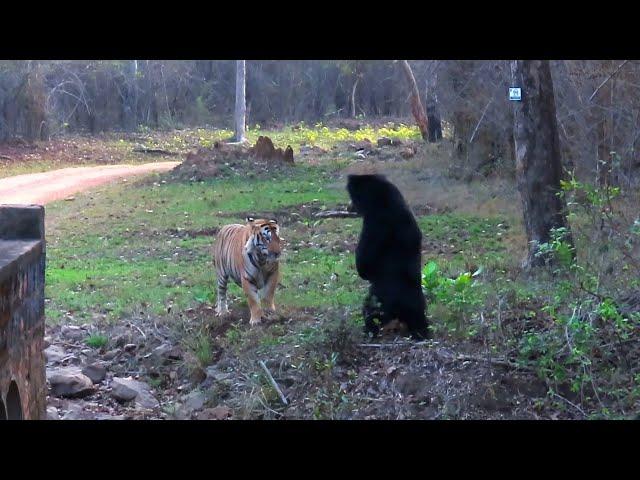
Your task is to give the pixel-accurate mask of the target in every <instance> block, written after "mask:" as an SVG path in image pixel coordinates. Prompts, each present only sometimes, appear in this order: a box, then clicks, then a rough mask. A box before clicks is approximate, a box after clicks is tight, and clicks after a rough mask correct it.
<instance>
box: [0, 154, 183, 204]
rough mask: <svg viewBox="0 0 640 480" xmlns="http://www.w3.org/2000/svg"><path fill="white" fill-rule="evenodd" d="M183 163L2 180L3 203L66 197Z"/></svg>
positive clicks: (77, 170) (68, 171) (66, 170)
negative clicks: (120, 179)
mask: <svg viewBox="0 0 640 480" xmlns="http://www.w3.org/2000/svg"><path fill="white" fill-rule="evenodd" d="M178 163H180V162H158V163H145V164H143V165H108V166H101V167H77V168H63V169H61V170H52V171H50V172H44V173H32V174H28V175H18V176H15V177H9V178H2V179H0V204H3V203H4V204H39V205H44V204H46V203H49V202H53V201H56V200H61V199H63V198H67V197H69V196H70V195H73V194H74V193H77V192H81V191H83V190H87V189H89V188H91V187H95V186H97V185H102V184H103V183H107V182H110V181H113V180H117V179H119V178H129V177H133V176H135V175H142V174H145V173H150V172H165V171H167V170H171V169H172V168H173V167H175V166H176V165H178Z"/></svg>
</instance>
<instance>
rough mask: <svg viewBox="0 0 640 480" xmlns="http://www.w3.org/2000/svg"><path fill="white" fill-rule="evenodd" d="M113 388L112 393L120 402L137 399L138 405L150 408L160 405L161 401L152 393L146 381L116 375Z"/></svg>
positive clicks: (112, 384)
mask: <svg viewBox="0 0 640 480" xmlns="http://www.w3.org/2000/svg"><path fill="white" fill-rule="evenodd" d="M111 388H112V390H111V395H112V396H113V398H115V399H116V400H118V401H120V402H128V401H131V400H135V404H136V406H138V407H141V408H149V409H152V408H157V407H159V406H160V402H158V400H157V399H156V398H155V397H154V396H153V395H152V393H151V388H150V387H149V385H147V384H146V383H144V382H139V381H137V380H133V379H132V378H119V377H114V378H113V381H112V383H111Z"/></svg>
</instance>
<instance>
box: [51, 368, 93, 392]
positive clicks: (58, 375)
mask: <svg viewBox="0 0 640 480" xmlns="http://www.w3.org/2000/svg"><path fill="white" fill-rule="evenodd" d="M47 379H48V380H49V384H50V385H51V393H52V395H55V396H56V397H70V398H74V397H84V396H86V395H89V394H91V393H93V391H94V387H93V382H92V381H91V379H90V378H89V377H87V376H86V375H84V374H83V373H82V372H81V371H80V369H79V368H77V367H66V368H58V369H55V370H49V371H47Z"/></svg>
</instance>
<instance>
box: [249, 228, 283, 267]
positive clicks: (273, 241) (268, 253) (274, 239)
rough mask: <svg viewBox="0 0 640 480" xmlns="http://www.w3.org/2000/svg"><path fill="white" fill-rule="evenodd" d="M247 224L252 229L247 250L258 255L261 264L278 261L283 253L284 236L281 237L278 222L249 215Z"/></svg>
mask: <svg viewBox="0 0 640 480" xmlns="http://www.w3.org/2000/svg"><path fill="white" fill-rule="evenodd" d="M247 226H248V227H249V228H250V229H251V234H250V236H249V239H248V240H247V244H246V245H245V248H246V249H247V251H248V252H249V253H252V254H254V255H255V256H256V259H257V260H258V263H259V264H260V265H264V264H267V263H276V262H278V260H280V255H281V254H282V248H281V244H280V242H281V241H282V238H280V227H279V226H278V222H277V221H276V220H267V219H264V218H257V219H254V218H253V217H247Z"/></svg>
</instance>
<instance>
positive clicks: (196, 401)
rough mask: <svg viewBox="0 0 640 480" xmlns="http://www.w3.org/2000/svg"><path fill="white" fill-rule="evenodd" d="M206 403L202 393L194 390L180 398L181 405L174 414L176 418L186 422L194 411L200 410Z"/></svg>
mask: <svg viewBox="0 0 640 480" xmlns="http://www.w3.org/2000/svg"><path fill="white" fill-rule="evenodd" d="M206 401H207V397H206V395H205V394H204V392H202V391H200V390H194V391H193V392H191V393H189V394H188V395H185V396H183V397H182V398H181V405H180V407H179V408H178V410H177V412H176V416H177V417H178V418H179V419H181V420H187V419H189V418H191V415H192V414H193V413H194V412H195V411H197V410H202V408H203V407H204V404H205V403H206Z"/></svg>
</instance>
